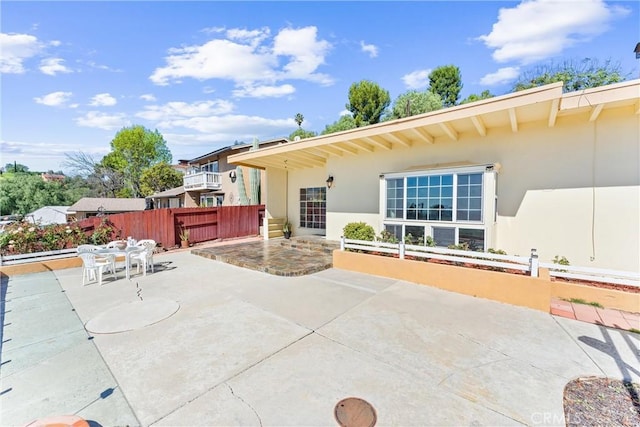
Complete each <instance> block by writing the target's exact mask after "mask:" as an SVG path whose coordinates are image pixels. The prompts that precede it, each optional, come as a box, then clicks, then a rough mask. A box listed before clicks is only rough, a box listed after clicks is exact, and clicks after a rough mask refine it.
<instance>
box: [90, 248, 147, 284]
mask: <svg viewBox="0 0 640 427" xmlns="http://www.w3.org/2000/svg"><path fill="white" fill-rule="evenodd" d="M142 251H144V247H142V246H127V247H126V248H124V249H120V248H104V249H98V250H96V251H94V253H96V254H110V255H115V256H124V266H125V276H126V278H127V280H128V279H129V271H130V270H131V255H133V254H136V253H140V252H142ZM114 274H115V273H114Z"/></svg>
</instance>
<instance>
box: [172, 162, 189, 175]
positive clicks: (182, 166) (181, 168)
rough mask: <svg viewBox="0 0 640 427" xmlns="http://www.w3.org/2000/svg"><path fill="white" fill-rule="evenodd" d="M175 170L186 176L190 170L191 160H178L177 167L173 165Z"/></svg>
mask: <svg viewBox="0 0 640 427" xmlns="http://www.w3.org/2000/svg"><path fill="white" fill-rule="evenodd" d="M171 167H172V168H173V170H175V171H176V172H179V173H181V174H182V175H186V174H187V171H188V170H189V160H178V164H177V165H171Z"/></svg>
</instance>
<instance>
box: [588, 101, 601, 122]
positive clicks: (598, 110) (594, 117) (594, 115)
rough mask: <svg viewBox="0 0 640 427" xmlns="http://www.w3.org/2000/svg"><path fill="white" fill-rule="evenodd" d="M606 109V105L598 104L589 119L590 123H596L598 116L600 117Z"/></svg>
mask: <svg viewBox="0 0 640 427" xmlns="http://www.w3.org/2000/svg"><path fill="white" fill-rule="evenodd" d="M603 108H604V104H598V105H596V106H595V107H594V108H593V110H591V116H590V117H589V121H590V122H595V121H596V120H597V119H598V116H599V115H600V113H601V112H602V109H603Z"/></svg>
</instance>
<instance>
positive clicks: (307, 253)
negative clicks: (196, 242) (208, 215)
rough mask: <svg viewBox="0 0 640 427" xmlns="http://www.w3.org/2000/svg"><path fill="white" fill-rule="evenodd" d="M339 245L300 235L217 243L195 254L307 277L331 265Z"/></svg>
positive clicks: (237, 264)
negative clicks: (254, 240) (218, 244)
mask: <svg viewBox="0 0 640 427" xmlns="http://www.w3.org/2000/svg"><path fill="white" fill-rule="evenodd" d="M339 247H340V243H339V242H335V241H331V240H325V239H324V238H321V237H299V238H292V239H275V240H268V241H259V242H249V243H245V242H243V243H239V244H235V245H226V246H213V247H208V248H202V249H194V250H192V251H191V253H192V254H194V255H199V256H202V257H205V258H210V259H214V260H216V261H221V262H225V263H227V264H232V265H236V266H238V267H243V268H249V269H251V270H257V271H262V272H264V273H269V274H274V275H276V276H304V275H307V274H312V273H317V272H319V271H322V270H326V269H328V268H331V267H332V266H333V255H332V254H333V250H334V249H338V248H339Z"/></svg>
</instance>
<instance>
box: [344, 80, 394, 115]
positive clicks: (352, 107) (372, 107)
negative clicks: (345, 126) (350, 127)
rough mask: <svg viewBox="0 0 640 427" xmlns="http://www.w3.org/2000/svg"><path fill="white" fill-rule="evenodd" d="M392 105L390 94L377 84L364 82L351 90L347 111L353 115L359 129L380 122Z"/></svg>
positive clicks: (352, 86)
mask: <svg viewBox="0 0 640 427" xmlns="http://www.w3.org/2000/svg"><path fill="white" fill-rule="evenodd" d="M390 103H391V97H390V96H389V92H388V91H386V90H384V89H382V88H381V87H380V86H379V85H378V84H377V83H374V82H372V81H369V80H362V81H360V82H357V83H353V84H352V85H351V87H350V88H349V102H348V103H347V104H346V108H347V110H349V111H350V112H351V114H352V115H353V119H354V120H355V124H356V126H357V127H360V126H367V125H372V124H375V123H378V122H380V118H381V117H382V115H383V114H384V112H385V110H386V109H387V107H388V106H389V104H390Z"/></svg>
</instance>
